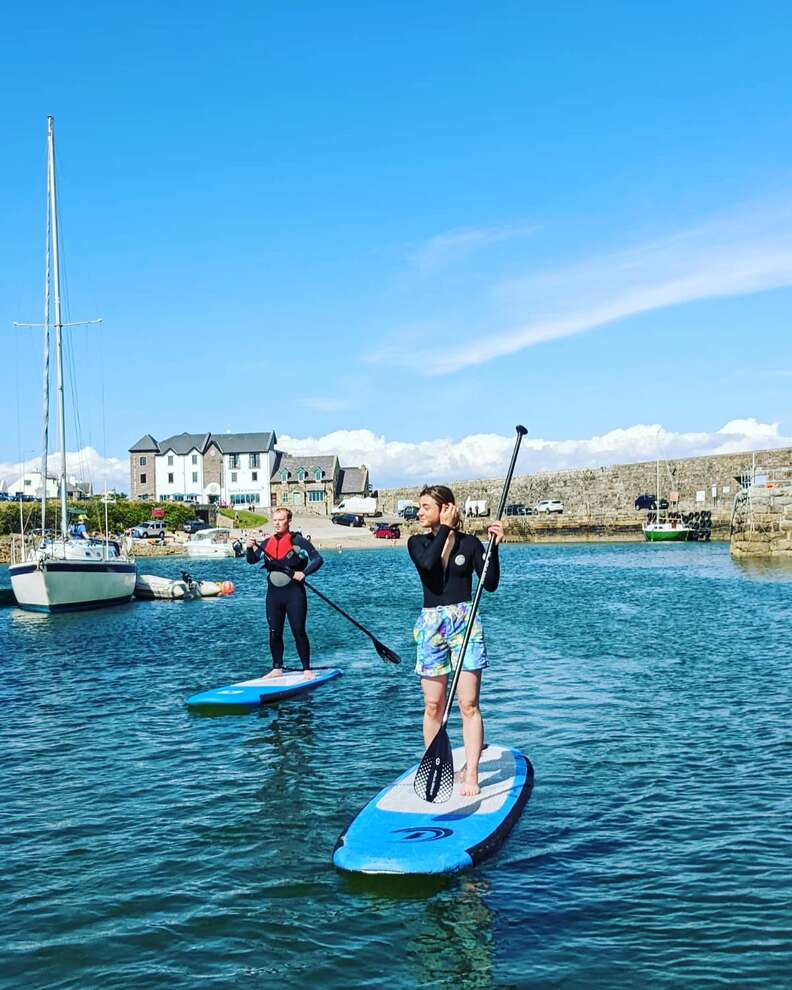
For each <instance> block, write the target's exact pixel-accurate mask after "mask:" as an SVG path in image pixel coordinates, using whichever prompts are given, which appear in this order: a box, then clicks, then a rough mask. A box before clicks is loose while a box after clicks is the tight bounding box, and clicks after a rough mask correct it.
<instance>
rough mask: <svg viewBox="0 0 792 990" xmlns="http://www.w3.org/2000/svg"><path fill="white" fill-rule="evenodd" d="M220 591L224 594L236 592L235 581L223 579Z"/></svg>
mask: <svg viewBox="0 0 792 990" xmlns="http://www.w3.org/2000/svg"><path fill="white" fill-rule="evenodd" d="M220 593H221V594H223V595H233V593H234V582H233V581H223V583H222V584H221V585H220Z"/></svg>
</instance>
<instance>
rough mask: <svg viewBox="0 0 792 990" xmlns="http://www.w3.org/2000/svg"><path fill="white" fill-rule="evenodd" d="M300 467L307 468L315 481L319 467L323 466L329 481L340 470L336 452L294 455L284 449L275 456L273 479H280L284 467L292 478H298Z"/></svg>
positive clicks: (311, 479) (311, 478)
mask: <svg viewBox="0 0 792 990" xmlns="http://www.w3.org/2000/svg"><path fill="white" fill-rule="evenodd" d="M300 468H305V470H306V471H307V472H308V474H309V475H310V476H311V477H310V478H309V479H306V480H310V481H313V480H314V478H313V473H314V471H315V470H316V469H317V468H321V469H322V471H323V472H324V477H325V478H326V479H327V480H328V481H332V480H333V479H334V478H335V476H336V474H337V472H338V458H337V457H336V456H335V454H332V455H329V454H328V455H323V456H314V455H311V454H308V455H304V456H303V455H292V454H284V453H283V452H282V451H278V453H277V456H276V457H275V465H274V467H273V469H272V475H271V477H272V480H273V481H280V473H281V471H283V470H284V469H285V470H286V471H288V472H289V476H290V478H294V479H296V477H297V472H298V471H299V470H300Z"/></svg>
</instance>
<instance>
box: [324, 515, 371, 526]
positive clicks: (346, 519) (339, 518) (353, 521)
mask: <svg viewBox="0 0 792 990" xmlns="http://www.w3.org/2000/svg"><path fill="white" fill-rule="evenodd" d="M330 521H331V522H334V523H335V524H336V526H354V527H355V528H358V527H360V526H362V525H363V516H359V515H357V513H355V512H337V513H336V514H335V515H334V516H331V517H330Z"/></svg>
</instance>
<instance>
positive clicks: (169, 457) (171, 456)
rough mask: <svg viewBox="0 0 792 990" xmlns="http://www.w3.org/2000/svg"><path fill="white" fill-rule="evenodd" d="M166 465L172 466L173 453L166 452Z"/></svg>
mask: <svg viewBox="0 0 792 990" xmlns="http://www.w3.org/2000/svg"><path fill="white" fill-rule="evenodd" d="M168 467H173V454H168Z"/></svg>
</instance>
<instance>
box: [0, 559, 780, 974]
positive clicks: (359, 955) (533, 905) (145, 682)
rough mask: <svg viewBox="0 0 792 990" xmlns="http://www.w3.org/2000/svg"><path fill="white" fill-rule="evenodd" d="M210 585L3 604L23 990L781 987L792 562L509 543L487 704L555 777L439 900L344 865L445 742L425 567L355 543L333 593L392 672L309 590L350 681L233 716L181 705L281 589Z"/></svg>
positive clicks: (544, 776) (13, 929)
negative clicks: (424, 701) (425, 735)
mask: <svg viewBox="0 0 792 990" xmlns="http://www.w3.org/2000/svg"><path fill="white" fill-rule="evenodd" d="M179 566H180V564H179V563H178V562H174V561H173V560H158V561H156V562H142V565H141V570H142V571H144V572H147V573H160V574H167V575H171V576H176V575H177V572H178V569H179ZM192 570H193V572H194V573H196V574H197V575H200V576H202V577H217V578H231V579H232V580H233V581H234V582H235V583H236V588H237V591H236V594H235V595H234V596H233V597H232V598H230V599H222V600H211V601H202V602H188V603H170V602H147V603H136V604H131V605H129V606H123V607H119V608H114V609H109V610H106V611H104V612H95V613H83V614H74V615H64V616H56V617H45V616H39V615H35V614H30V613H24V612H22V611H20V610H18V609H10V608H5V609H0V656H1V657H2V664H3V678H2V682H0V703H2V716H3V717H2V721H0V794H2V806H1V810H0V816H1V819H0V842H1V848H2V864H3V869H2V870H0V956H1V957H2V959H0V985H3V986H9V987H12V986H13V987H26V988H30V987H37V988H38V987H52V988H56V987H58V988H61V987H62V988H86V987H91V988H93V987H102V988H104V987H108V988H109V987H113V988H138V987H141V988H144V987H145V988H172V990H182V988H185V990H186V988H195V987H199V986H200V987H211V988H220V987H222V988H225V987H229V988H230V987H272V986H276V987H279V988H280V987H287V988H292V987H294V988H302V987H317V988H350V987H372V988H378V987H382V988H385V987H387V988H389V990H392V988H412V987H449V988H451V987H454V988H459V990H469V988H489V987H496V988H499V990H506V988H513V987H514V988H523V987H524V988H545V987H546V988H551V987H553V988H555V987H563V988H569V990H573V988H574V990H577V988H580V990H584V988H586V990H587V988H591V987H604V988H634V987H638V986H645V987H651V988H660V990H662V988H666V987H668V988H671V987H674V988H676V987H679V988H683V987H684V988H685V990H691V988H709V987H712V988H715V987H723V986H730V987H740V988H746V987H756V988H762V990H767V988H771V987H788V986H789V985H790V976H789V974H790V973H792V908H790V889H791V888H792V865H791V864H792V855H791V854H792V849H791V848H790V834H791V831H790V827H791V826H792V786H790V766H791V765H792V738H791V732H790V708H791V706H790V701H791V700H792V687H790V685H791V684H792V623H791V622H790V619H792V570H790V569H785V568H783V567H778V566H775V567H771V566H763V567H762V566H755V567H751V568H749V567H741V566H738V565H736V564H735V563H733V562H732V561H730V559H729V556H728V552H727V548H726V547H725V546H723V545H702V546H699V545H691V546H684V545H680V546H669V547H663V546H649V545H641V544H635V545H625V546H606V545H595V546H563V547H529V546H521V547H507V548H506V549H505V550H504V552H503V570H504V577H503V580H502V584H501V588H500V590H499V591H498V593H497V594H496V595H495V596H488V597H486V598H485V602H484V606H483V616H484V625H485V631H486V635H487V638H488V645H489V651H490V657H491V663H492V666H491V669H490V670H489V671H488V672H487V673H486V675H485V688H484V694H483V710H484V715H485V720H486V734H487V738H488V739H490V740H491V741H493V742H501V743H506V744H509V745H513V746H516V747H517V748H520V749H522V750H523V751H524V752H525V753H526V754H527V755H528V756H529V757H530V759H531V760H532V762H533V764H534V767H535V771H536V784H535V787H534V791H533V794H532V797H531V799H530V801H529V802H528V805H527V806H526V809H525V811H524V813H523V816H522V818H521V820H520V822H519V823H518V825H517V826H516V827H515V829H514V831H513V832H512V834H511V836H510V838H509V839H508V840H507V842H506V844H505V845H504V846H503V847H502V849H501V850H500V852H499V853H498V854H496V856H495V857H494V858H492V859H490V860H488V861H487V862H486V863H484V864H482V865H481V866H480V867H479V868H477V869H475V870H473V871H471V872H469V873H467V874H463V875H461V876H458V877H456V878H451V879H448V880H445V881H436V882H435V881H417V882H396V881H395V880H379V881H373V880H366V879H363V878H349V877H346V876H344V875H342V874H339V873H338V872H337V871H336V870H335V869H334V868H333V866H332V864H331V855H332V850H333V846H334V844H335V841H336V839H337V837H338V835H339V833H340V832H341V831H342V829H343V827H344V826H345V824H346V822H347V821H348V820H349V818H350V817H351V816H352V814H353V813H355V812H356V811H357V810H358V809H359V808H360V807H361V806H362V805H363V804H365V803H366V801H368V799H369V798H370V797H371V796H372V795H373V793H374V792H375V791H376V790H377V789H378V788H380V787H381V786H383V785H385V784H387V783H389V782H390V781H391V780H393V779H394V778H395V777H396V775H397V774H399V773H400V772H401V771H402V770H404V769H405V768H406V767H407V766H408V765H410V763H412V762H414V761H415V759H417V757H418V756H419V755H420V753H421V751H422V748H423V747H422V745H421V741H420V703H419V694H420V692H419V688H418V684H417V681H416V678H415V676H414V675H413V673H412V663H411V660H412V642H411V627H412V622H413V620H414V618H415V614H416V610H417V609H418V607H419V606H420V595H419V589H418V585H417V579H416V577H415V575H414V572H413V570H412V566H411V565H410V563H409V561H408V559H407V555H406V553H405V552H404V551H403V550H401V549H391V548H388V549H387V550H382V551H380V552H360V551H359V552H344V553H342V554H335V553H333V554H331V555H329V556H328V559H327V563H326V565H325V568H324V569H323V570H322V571H321V572H320V573H319V574H318V575H317V576H316V578H315V581H316V583H317V585H318V586H319V587H321V589H322V590H323V591H324V592H325V593H326V594H328V595H330V596H331V597H334V598H335V599H336V600H337V601H338V602H339V603H340V604H342V605H344V606H345V607H346V608H347V609H348V610H349V611H351V612H352V613H353V614H355V615H356V616H358V617H359V618H360V619H361V621H363V622H364V623H366V624H367V625H368V626H369V628H371V629H372V631H374V632H375V633H376V634H377V635H378V636H379V637H380V638H381V639H382V640H384V641H385V642H386V643H387V644H388V645H389V646H391V647H392V648H394V649H396V650H397V651H398V652H400V653H401V654H402V656H403V658H404V661H405V662H404V663H403V665H402V666H401V667H400V668H394V667H389V666H386V665H385V664H384V663H383V662H382V661H381V660H380V659H379V658H378V656H377V655H376V653H375V652H374V650H373V648H372V647H371V645H370V643H369V641H368V640H367V639H366V638H365V637H363V636H362V635H360V634H359V633H358V632H356V631H355V630H354V629H353V628H352V627H351V626H350V625H349V624H348V623H346V622H345V621H344V620H343V619H341V618H340V617H339V616H337V615H336V614H335V613H334V612H332V611H331V610H330V609H328V608H327V606H326V605H324V604H323V603H321V602H320V601H318V600H316V599H313V600H312V601H311V611H310V620H309V628H310V632H311V638H312V642H313V645H314V654H315V663H316V665H338V666H341V667H343V668H344V671H345V675H344V677H342V678H341V679H339V680H337V681H334V682H333V683H332V684H329V685H327V686H325V687H323V688H320V689H319V690H317V691H316V692H315V693H314V694H312V695H308V696H306V697H305V698H302V699H293V700H290V701H286V702H283V703H281V704H280V705H278V706H276V707H273V708H270V709H265V710H262V711H261V712H260V714H259V713H256V714H252V715H243V716H231V717H228V716H226V717H201V716H196V715H191V714H190V713H188V712H187V710H186V709H185V708H184V705H183V700H184V698H186V697H187V696H188V695H190V694H192V693H194V692H196V691H198V690H199V689H202V688H209V687H212V686H216V685H219V684H222V683H225V682H228V681H231V680H235V679H244V678H247V677H250V676H255V675H256V674H258V673H260V672H263V671H264V670H265V669H267V667H268V662H267V660H266V650H265V645H264V632H265V624H264V618H263V605H262V595H263V582H262V572H261V571H260V570H259V569H258V568H252V567H248V566H247V565H246V564H245V563H244V561H234V560H226V561H220V562H202V563H200V564H197V563H194V562H193V564H192ZM7 578H8V576H7V572H6V570H5V569H0V585H7V584H8V579H7ZM287 635H288V634H287ZM287 649H288V648H287ZM290 655H293V654H289V653H288V652H287V658H288V657H289V656H290ZM457 734H458V720H456V719H455V720H454V732H453V733H452V737H456V735H457Z"/></svg>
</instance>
